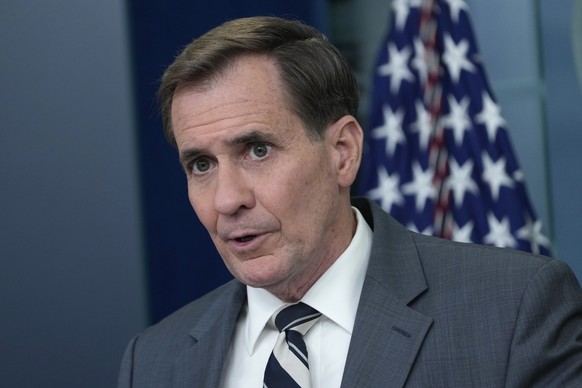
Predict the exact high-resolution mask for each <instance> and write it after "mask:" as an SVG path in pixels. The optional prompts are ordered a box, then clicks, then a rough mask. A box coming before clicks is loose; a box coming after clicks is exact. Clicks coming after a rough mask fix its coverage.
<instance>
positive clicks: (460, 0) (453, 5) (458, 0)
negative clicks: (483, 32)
mask: <svg viewBox="0 0 582 388" xmlns="http://www.w3.org/2000/svg"><path fill="white" fill-rule="evenodd" d="M445 1H446V2H447V3H448V4H449V8H450V10H451V17H452V19H453V21H454V22H455V23H458V22H459V14H460V13H461V10H462V9H464V10H469V6H468V5H467V3H465V1H464V0H445Z"/></svg>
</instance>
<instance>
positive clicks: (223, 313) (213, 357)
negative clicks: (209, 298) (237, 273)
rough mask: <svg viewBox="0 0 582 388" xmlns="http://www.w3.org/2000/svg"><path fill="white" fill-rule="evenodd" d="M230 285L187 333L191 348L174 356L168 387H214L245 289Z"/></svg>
mask: <svg viewBox="0 0 582 388" xmlns="http://www.w3.org/2000/svg"><path fill="white" fill-rule="evenodd" d="M232 283H233V284H232V286H231V287H230V289H229V290H228V291H227V292H226V293H225V295H221V297H220V298H219V299H217V300H216V301H215V303H214V304H213V305H212V306H211V307H210V308H209V309H208V311H207V312H206V313H205V314H204V316H203V317H202V318H201V319H200V321H199V323H198V324H197V325H196V326H195V327H193V328H192V330H191V331H190V336H191V337H192V340H193V342H192V346H190V347H188V348H186V349H184V350H183V351H182V352H181V353H180V354H178V356H177V357H176V360H175V362H174V369H173V373H172V378H173V381H172V387H174V388H193V387H208V388H211V387H218V384H219V383H220V378H221V375H222V367H223V365H224V359H225V356H226V354H227V352H228V348H229V346H230V340H231V337H232V333H233V330H234V326H235V323H236V319H237V317H238V315H239V312H240V309H241V307H242V305H243V303H244V301H245V299H246V291H245V287H244V286H243V285H242V284H241V283H239V282H238V281H236V280H235V281H233V282H232Z"/></svg>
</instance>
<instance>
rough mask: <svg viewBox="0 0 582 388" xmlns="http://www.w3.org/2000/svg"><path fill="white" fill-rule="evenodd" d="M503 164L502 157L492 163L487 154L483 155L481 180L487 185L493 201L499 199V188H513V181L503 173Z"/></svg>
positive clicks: (504, 162) (503, 159)
mask: <svg viewBox="0 0 582 388" xmlns="http://www.w3.org/2000/svg"><path fill="white" fill-rule="evenodd" d="M505 164H506V161H505V158H504V157H500V158H499V159H497V161H496V162H494V161H493V160H491V158H490V157H489V154H488V153H487V152H484V153H483V180H484V181H485V182H487V183H488V184H489V187H490V188H491V194H492V195H493V199H494V200H495V201H497V200H498V199H499V192H500V190H501V186H505V187H509V188H511V187H513V180H512V179H511V178H510V177H509V175H507V173H506V172H505Z"/></svg>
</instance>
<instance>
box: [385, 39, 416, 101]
mask: <svg viewBox="0 0 582 388" xmlns="http://www.w3.org/2000/svg"><path fill="white" fill-rule="evenodd" d="M410 54H411V53H410V48H409V47H404V48H403V49H402V50H401V51H398V49H397V48H396V45H395V44H394V43H389V44H388V62H387V63H385V64H383V65H382V66H380V67H379V68H378V73H379V74H380V75H383V76H389V77H390V90H391V91H392V93H394V94H396V93H397V92H398V89H400V84H401V83H402V81H404V80H406V81H409V82H413V81H414V75H413V74H412V72H411V71H410V69H409V68H408V59H409V58H410Z"/></svg>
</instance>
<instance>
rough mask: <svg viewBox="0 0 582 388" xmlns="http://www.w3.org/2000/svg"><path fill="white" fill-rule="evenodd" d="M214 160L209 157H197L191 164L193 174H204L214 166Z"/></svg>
mask: <svg viewBox="0 0 582 388" xmlns="http://www.w3.org/2000/svg"><path fill="white" fill-rule="evenodd" d="M212 164H213V163H212V161H210V159H208V158H197V159H195V160H194V161H193V162H192V164H191V165H190V170H191V171H192V173H193V174H204V173H205V172H207V171H208V170H210V169H211V168H212Z"/></svg>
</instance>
